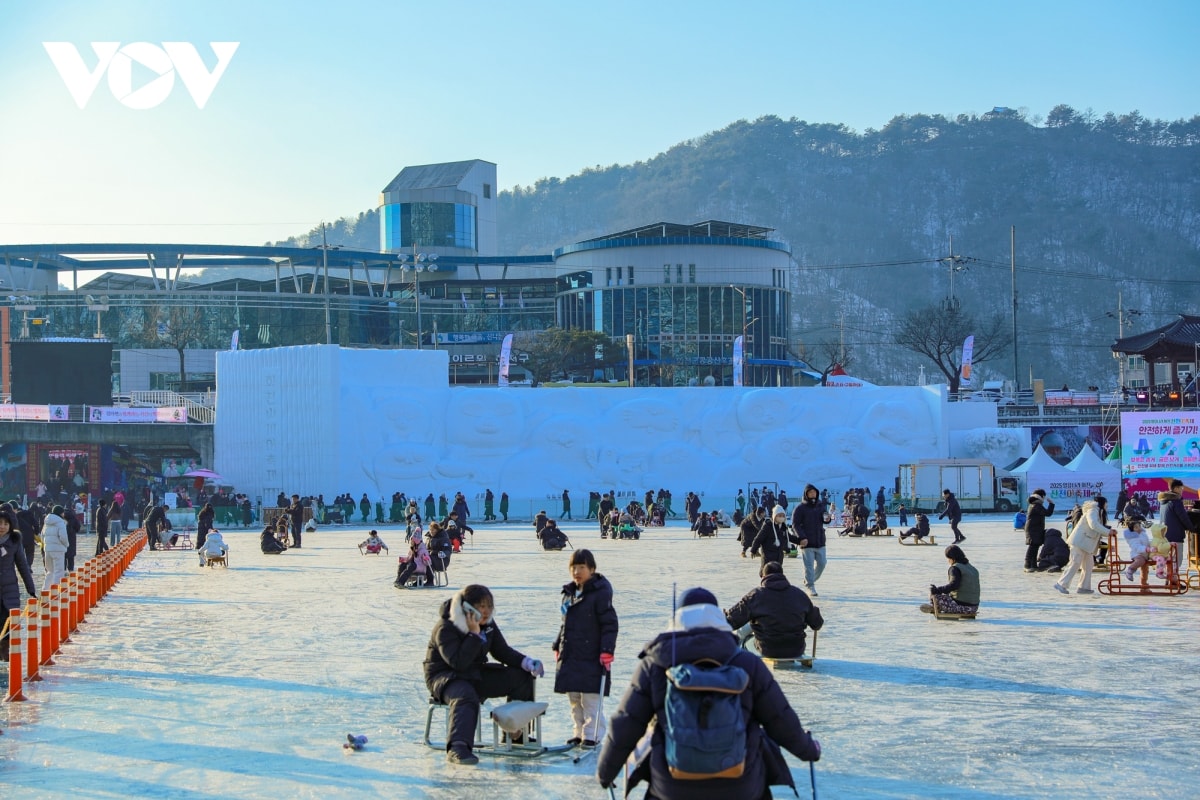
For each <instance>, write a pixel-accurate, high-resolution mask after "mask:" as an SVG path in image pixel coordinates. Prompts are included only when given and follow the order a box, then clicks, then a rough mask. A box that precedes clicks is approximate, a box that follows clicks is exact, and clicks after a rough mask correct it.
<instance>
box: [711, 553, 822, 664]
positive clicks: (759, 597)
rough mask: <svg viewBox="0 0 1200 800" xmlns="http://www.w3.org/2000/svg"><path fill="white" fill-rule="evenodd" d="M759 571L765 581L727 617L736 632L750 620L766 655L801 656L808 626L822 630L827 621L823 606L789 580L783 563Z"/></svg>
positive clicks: (751, 628)
mask: <svg viewBox="0 0 1200 800" xmlns="http://www.w3.org/2000/svg"><path fill="white" fill-rule="evenodd" d="M759 574H760V575H761V576H762V582H761V584H760V585H759V586H758V588H756V589H751V590H750V592H749V593H747V594H746V596H745V597H743V598H742V599H741V600H739V601H738V602H737V604H736V605H735V606H734V607H733V608H731V609H729V610H728V611H726V612H725V620H726V621H727V622H728V623H729V626H730V627H731V628H733V629H734V630H735V631H736V630H738V629H739V628H741V627H742V626H743V625H746V624H747V623H749V625H750V630H751V631H753V632H754V641H755V642H756V643H757V644H758V652H760V653H762V655H763V657H764V658H800V657H801V656H803V655H804V640H805V633H804V629H805V628H806V627H808V628H812V629H813V630H814V631H819V630H821V626H822V625H824V624H825V620H824V619H823V618H822V617H821V609H819V608H817V607H816V606H814V605H813V604H812V600H810V599H809V597H808V595H807V594H805V593H804V592H803V591H802V590H801V589H800V587H798V586H793V585H792V584H790V583H788V579H787V578H786V577H785V576H784V574H783V565H782V564H780V563H779V562H777V561H772V562H770V563H768V564H764V565H763V568H762V570H761V572H760V573H759Z"/></svg>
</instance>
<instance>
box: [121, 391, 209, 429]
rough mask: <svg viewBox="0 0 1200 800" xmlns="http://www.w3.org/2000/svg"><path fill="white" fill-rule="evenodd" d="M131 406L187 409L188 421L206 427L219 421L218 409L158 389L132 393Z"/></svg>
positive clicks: (130, 394)
mask: <svg viewBox="0 0 1200 800" xmlns="http://www.w3.org/2000/svg"><path fill="white" fill-rule="evenodd" d="M129 404H130V405H131V406H152V407H155V408H163V407H166V408H175V407H178V406H183V407H184V408H186V409H187V415H188V420H189V421H192V422H199V423H202V424H204V425H212V424H213V423H214V422H215V421H216V419H217V412H216V409H214V408H212V407H211V406H206V405H204V404H203V403H197V402H196V401H195V400H193V399H191V398H190V397H187V396H186V395H182V394H178V393H176V392H172V391H168V390H165V389H158V390H154V391H148V392H130V393H129Z"/></svg>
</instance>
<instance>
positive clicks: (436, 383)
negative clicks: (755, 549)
mask: <svg viewBox="0 0 1200 800" xmlns="http://www.w3.org/2000/svg"><path fill="white" fill-rule="evenodd" d="M448 363H449V362H448V357H447V355H446V353H445V352H443V351H430V350H423V351H416V350H344V349H341V348H339V347H337V346H336V345H313V346H305V347H287V348H272V349H266V350H245V351H231V352H225V353H220V354H218V356H217V386H218V391H219V395H218V408H217V421H216V426H215V430H214V438H215V448H216V463H215V469H216V470H217V471H218V472H220V473H221V474H222V475H225V476H227V477H228V478H229V479H230V480H231V481H232V482H233V483H234V484H235V485H236V486H237V487H238V489H239V490H241V491H248V492H250V493H251V494H254V495H260V496H262V497H263V500H264V502H271V501H272V500H273V498H274V497H275V494H276V493H277V492H279V491H285V492H288V493H289V494H290V493H292V492H299V493H301V494H317V493H323V494H324V495H325V497H326V499H330V498H332V497H333V496H334V495H337V494H340V493H342V492H350V493H351V494H352V495H353V496H354V497H356V498H357V497H360V496H361V495H362V493H363V492H364V491H365V492H367V494H368V496H369V497H370V498H371V499H372V500H377V499H379V498H380V497H384V498H390V496H391V494H392V493H393V492H396V491H403V492H405V493H407V494H408V495H409V496H410V497H411V496H414V495H417V496H420V497H424V496H425V495H426V494H427V493H429V492H433V493H434V495H435V496H436V495H438V494H440V493H442V492H445V493H447V494H448V495H450V494H452V493H453V492H455V491H461V492H463V493H464V494H465V495H466V496H467V497H468V499H475V498H477V497H478V496H481V495H482V493H483V492H484V491H485V490H486V489H489V488H490V489H491V490H492V491H493V492H495V494H496V497H497V498H499V496H500V493H501V492H507V493H508V494H509V496H510V498H511V499H512V502H513V507H512V508H513V513H514V514H525V513H527V509H528V508H529V507H531V506H533V505H537V506H538V507H539V508H540V507H546V508H547V509H548V510H550V511H551V513H552V514H554V513H557V512H558V510H559V509H558V507H557V506H556V505H553V504H552V503H551V499H556V498H558V497H559V496H560V495H561V493H562V490H563V489H569V490H570V492H571V496H572V498H573V499H574V501H575V505H574V508H575V510H576V512H577V513H579V512H584V513H585V511H586V508H587V505H586V504H587V493H588V491H590V490H596V491H606V490H610V489H615V490H617V491H618V492H619V493H621V494H622V495H623V496H636V497H639V498H640V497H641V495H642V494H643V493H644V492H645V491H646V490H647V489H654V490H657V489H659V488H664V487H665V488H667V489H669V490H670V491H671V492H672V493H673V494H674V495H675V496H676V497H677V500H676V506H679V505H680V504H681V503H682V499H683V495H684V494H685V493H686V492H688V491H696V492H700V493H702V495H703V496H704V497H705V498H706V499H705V503H704V506H705V508H709V507H714V508H716V507H722V508H725V509H727V510H729V509H732V499H733V495H734V494H735V493H736V491H737V489H738V488H739V487H745V486H746V485H747V484H753V485H760V484H762V483H764V482H771V481H774V482H777V483H778V484H779V486H780V488H783V489H786V490H788V493H789V494H790V495H792V496H794V497H798V496H799V494H800V492H801V490H802V489H803V487H804V484H805V483H814V484H816V485H818V486H820V487H821V488H828V489H829V490H830V491H832V492H835V493H836V494H837V495H839V496H840V494H841V492H842V491H844V490H845V489H846V488H848V487H850V486H869V487H872V488H874V489H877V488H878V487H879V486H885V487H888V489H889V490H890V489H891V487H892V486H893V485H894V483H895V480H896V474H897V467H898V465H900V464H902V463H908V462H911V461H916V460H918V459H922V458H945V457H946V455H947V451H948V447H947V439H948V435H947V432H946V431H945V429H944V423H943V408H944V404H945V400H944V392H942V391H941V390H940V388H939V387H895V386H890V387H876V388H855V389H846V388H822V387H813V388H784V389H767V388H761V389H760V388H750V387H746V388H733V387H694V388H672V389H661V388H644V389H643V388H632V389H631V388H611V389H605V388H583V387H578V388H577V387H570V388H559V389H549V388H539V389H529V388H516V387H510V388H506V389H500V388H479V389H474V388H465V387H458V388H451V387H450V386H449V385H448V382H447V377H446V376H447V374H448ZM480 505H481V504H480V503H479V502H478V501H476V502H474V503H473V504H472V511H473V516H474V517H476V518H478V517H481V516H482V508H481V507H480Z"/></svg>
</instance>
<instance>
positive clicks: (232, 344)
mask: <svg viewBox="0 0 1200 800" xmlns="http://www.w3.org/2000/svg"><path fill="white" fill-rule="evenodd" d="M241 333H242V332H241V331H240V330H237V331H234V332H233V336H232V337H231V338H230V340H229V349H230V350H237V349H238V338H239V337H240V336H241Z"/></svg>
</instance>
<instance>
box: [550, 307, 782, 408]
mask: <svg viewBox="0 0 1200 800" xmlns="http://www.w3.org/2000/svg"><path fill="white" fill-rule="evenodd" d="M558 306H559V307H558V316H559V325H561V326H562V327H564V328H584V329H587V330H598V331H602V332H603V333H605V334H606V335H608V336H611V337H613V338H620V339H624V338H625V337H626V336H627V335H629V334H632V335H633V346H634V371H635V373H636V374H635V376H634V377H635V380H636V382H637V384H638V385H639V386H687V385H689V384H693V383H704V382H705V379H706V378H710V377H711V378H712V379H713V382H715V383H716V384H717V385H720V386H732V385H733V341H734V339H736V338H737V337H738V336H740V335H742V333H743V330H744V332H745V335H746V339H745V352H746V362H745V369H744V372H743V380H744V383H745V385H747V386H781V385H782V386H787V385H790V384H791V380H792V377H791V366H790V365H789V364H788V363H787V362H788V360H789V356H788V353H787V332H788V317H789V313H790V310H789V303H788V293H787V290H786V289H783V288H770V287H754V286H751V287H746V288H744V289H742V288H741V287H738V288H734V287H731V286H704V285H684V286H631V287H623V288H606V289H579V290H573V291H569V292H565V293H563V294H560V295H559V301H558Z"/></svg>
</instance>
